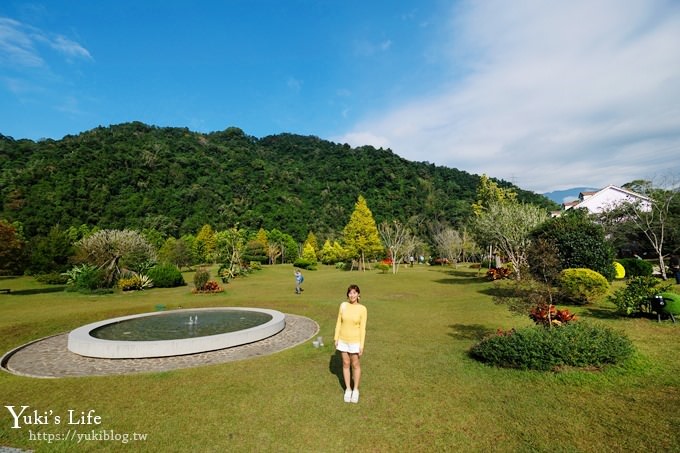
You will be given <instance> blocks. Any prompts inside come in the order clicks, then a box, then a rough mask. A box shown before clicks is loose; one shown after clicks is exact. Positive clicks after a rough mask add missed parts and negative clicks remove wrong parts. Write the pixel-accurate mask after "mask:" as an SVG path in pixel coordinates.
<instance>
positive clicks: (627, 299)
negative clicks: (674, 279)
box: [608, 276, 673, 316]
mask: <svg viewBox="0 0 680 453" xmlns="http://www.w3.org/2000/svg"><path fill="white" fill-rule="evenodd" d="M672 286H673V285H672V284H671V283H665V282H663V281H661V280H659V279H657V278H655V277H649V276H645V277H633V278H631V279H630V280H628V283H627V284H626V286H625V287H624V288H620V289H618V290H616V291H615V292H614V294H612V295H610V296H609V297H608V300H609V301H610V302H612V303H613V304H614V305H616V310H617V311H618V312H619V313H621V314H623V315H627V316H630V315H633V314H640V313H648V312H649V311H650V306H649V303H650V301H651V298H652V297H654V296H656V295H657V294H659V293H662V292H664V291H668V290H669V289H670V288H671V287H672Z"/></svg>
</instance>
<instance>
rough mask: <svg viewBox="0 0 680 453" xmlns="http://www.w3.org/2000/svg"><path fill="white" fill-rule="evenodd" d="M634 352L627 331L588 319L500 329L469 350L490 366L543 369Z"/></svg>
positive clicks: (613, 360) (591, 363)
mask: <svg viewBox="0 0 680 453" xmlns="http://www.w3.org/2000/svg"><path fill="white" fill-rule="evenodd" d="M632 353H633V344H632V342H631V341H630V340H629V339H628V338H627V337H626V336H625V335H624V334H622V333H619V332H616V331H614V330H613V329H611V328H609V327H604V326H600V325H595V324H589V323H585V322H572V323H569V324H566V325H563V326H561V327H554V328H552V329H546V328H545V327H541V326H533V327H526V328H522V329H518V330H512V331H510V332H504V333H503V332H501V333H499V334H496V335H493V336H490V337H486V338H485V339H483V340H482V341H481V342H479V343H478V344H476V345H475V346H473V347H472V349H471V350H470V354H471V356H472V357H474V358H475V359H477V360H480V361H482V362H485V363H488V364H490V365H494V366H499V367H504V368H519V369H531V370H540V371H549V370H555V369H557V368H559V367H563V366H569V367H579V368H584V367H601V366H604V365H614V364H619V363H621V362H623V361H624V360H626V359H627V358H629V357H630V356H631V355H632Z"/></svg>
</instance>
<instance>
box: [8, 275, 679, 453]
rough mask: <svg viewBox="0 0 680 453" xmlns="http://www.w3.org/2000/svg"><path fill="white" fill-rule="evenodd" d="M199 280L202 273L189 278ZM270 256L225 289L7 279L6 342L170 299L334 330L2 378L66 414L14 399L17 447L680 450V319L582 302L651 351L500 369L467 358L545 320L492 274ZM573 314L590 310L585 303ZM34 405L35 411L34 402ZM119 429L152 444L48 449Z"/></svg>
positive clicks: (93, 444)
mask: <svg viewBox="0 0 680 453" xmlns="http://www.w3.org/2000/svg"><path fill="white" fill-rule="evenodd" d="M185 278H186V279H187V281H188V282H191V276H190V275H186V277H185ZM294 283H295V282H294V277H293V269H292V266H290V265H288V266H275V267H268V268H265V269H264V270H262V271H259V272H256V273H254V274H252V275H251V276H249V277H247V278H241V279H237V280H234V281H232V282H231V283H229V284H228V285H226V291H225V292H224V293H221V294H217V295H193V294H191V292H190V287H182V288H175V289H152V290H149V291H144V292H137V293H132V294H118V293H117V294H113V295H105V296H85V295H79V294H72V293H65V292H54V291H53V288H49V287H45V286H41V285H39V284H37V283H35V282H34V281H33V280H32V279H30V278H18V279H2V280H0V287H2V288H12V291H13V292H12V294H10V295H0V354H3V353H5V352H6V351H9V350H10V349H12V348H14V347H17V346H19V345H22V344H24V343H26V342H28V341H31V340H35V339H38V338H42V337H45V336H48V335H52V334H56V333H61V332H67V331H69V330H70V329H72V328H75V327H78V326H80V325H82V324H85V323H89V322H93V321H96V320H100V319H106V318H109V317H113V316H119V315H124V314H132V313H140V312H145V311H153V310H154V307H155V305H156V304H161V303H162V304H165V305H166V306H167V307H168V308H177V307H179V306H181V307H183V308H191V307H206V306H214V305H222V306H255V307H264V308H273V309H277V310H280V311H282V312H286V313H294V314H298V315H303V316H307V317H310V318H312V319H314V320H315V321H317V322H318V323H319V325H320V327H321V332H320V335H323V336H324V338H325V339H326V346H325V348H323V349H314V348H313V347H312V345H311V340H310V341H309V342H307V343H306V344H302V345H299V346H297V347H295V348H292V349H289V350H286V351H283V352H280V353H277V354H274V355H271V356H266V357H260V358H257V359H251V360H245V361H239V362H232V363H226V364H222V365H215V366H208V367H202V368H192V369H185V370H178V371H172V372H165V373H151V374H138V375H127V376H110V377H87V378H65V379H35V378H27V377H20V376H15V375H12V374H9V373H6V372H0V399H1V401H2V406H6V405H13V406H22V405H27V406H30V409H29V410H27V412H28V411H33V410H37V411H38V413H39V415H42V414H43V413H48V414H49V412H50V411H53V412H52V416H54V415H60V416H62V419H63V420H62V423H61V424H60V425H57V424H55V423H54V420H53V418H52V419H50V420H49V421H50V423H49V424H47V425H33V426H29V425H25V426H23V427H22V428H20V429H12V428H11V426H12V423H13V421H12V417H11V415H10V413H9V411H8V410H7V409H6V408H4V407H1V408H0V409H2V410H1V411H0V413H2V415H0V446H12V447H18V448H23V449H31V450H35V451H124V450H125V451H127V450H133V451H162V452H166V451H167V452H171V451H177V452H184V451H215V452H223V451H333V452H336V451H428V452H429V451H442V450H448V451H484V452H486V451H551V452H553V451H596V452H607V451H616V452H618V451H659V452H661V451H664V452H666V451H680V347H679V345H678V342H679V341H678V340H679V338H678V337H679V335H678V334H679V332H680V323H679V324H677V325H674V324H672V323H671V322H670V321H665V322H663V323H661V324H659V323H657V322H656V321H655V320H650V319H623V318H619V317H617V316H615V315H614V312H613V306H610V305H609V304H607V303H605V302H603V303H602V304H600V305H597V306H592V307H579V308H575V309H574V310H575V311H577V312H579V314H580V315H581V317H582V318H583V319H590V320H594V321H597V322H601V323H604V324H606V325H610V326H612V327H615V328H617V329H621V330H623V331H625V332H626V333H627V334H628V336H629V337H630V338H631V339H632V340H633V342H634V344H635V346H636V348H637V351H638V353H637V355H636V357H635V358H634V359H633V360H631V361H630V362H629V363H627V364H626V365H625V366H622V367H617V368H609V369H605V370H603V371H597V372H594V371H568V372H562V373H539V372H531V371H517V370H506V369H495V368H491V367H488V366H485V365H483V364H480V363H478V362H476V361H474V360H472V359H470V358H469V357H468V356H467V350H468V349H469V348H470V347H471V346H472V345H473V344H474V343H476V342H477V341H478V340H479V339H480V338H481V337H482V336H483V335H485V334H487V333H490V332H494V331H496V329H497V328H499V327H500V328H504V329H507V328H510V327H513V326H521V325H530V324H531V322H530V320H529V319H528V318H527V319H524V318H519V317H515V316H511V315H510V314H509V312H508V311H507V309H506V308H505V307H502V306H498V305H494V304H493V302H492V301H491V296H490V293H491V291H490V290H491V289H492V284H491V283H488V282H486V281H484V279H482V278H478V277H477V275H476V271H474V270H471V269H468V268H463V267H459V268H458V269H453V268H439V267H429V266H416V267H415V268H402V269H401V270H400V272H399V274H397V275H392V274H382V273H379V272H376V271H369V272H356V271H355V272H351V273H350V272H343V271H338V270H335V269H334V268H330V267H329V268H325V267H324V268H322V269H320V270H318V271H307V272H305V283H304V285H303V286H304V288H305V291H304V293H303V294H302V295H301V296H297V295H295V293H294ZM350 283H357V284H358V285H359V286H360V287H361V289H362V302H363V303H364V304H365V305H366V306H367V307H368V313H369V317H368V329H367V340H366V352H365V355H364V357H363V359H362V365H363V378H362V386H361V387H362V388H361V390H362V391H361V400H360V402H359V404H346V403H344V402H343V400H342V388H341V386H340V378H339V376H338V366H339V365H338V360H337V358H336V356H335V354H334V351H333V349H332V348H331V347H330V344H331V343H332V335H333V329H334V326H335V319H336V316H337V309H338V306H339V303H340V302H341V301H342V300H344V295H345V290H346V288H347V285H348V284H350ZM572 308H573V307H572ZM68 410H74V411H75V413H76V414H80V412H85V413H87V411H89V410H95V411H96V415H99V416H100V417H101V420H102V423H101V424H100V425H90V426H82V425H75V426H67V425H66V414H67V412H68ZM31 413H32V412H31ZM69 428H71V429H77V430H78V433H91V432H92V430H93V429H94V430H95V432H101V431H102V430H104V431H105V432H106V433H108V434H114V435H122V434H124V433H141V434H146V435H147V439H146V441H136V442H135V441H132V440H130V441H129V443H127V444H124V443H122V442H116V441H106V440H94V441H89V442H88V441H84V442H82V443H81V444H79V445H77V446H75V445H74V444H73V443H70V442H57V441H54V442H52V443H48V442H47V441H44V440H43V441H38V440H33V441H32V440H30V436H31V434H34V435H35V433H38V432H40V433H42V434H43V435H46V434H59V433H66V432H67V431H68V429H69Z"/></svg>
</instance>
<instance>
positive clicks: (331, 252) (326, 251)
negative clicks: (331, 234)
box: [319, 239, 345, 264]
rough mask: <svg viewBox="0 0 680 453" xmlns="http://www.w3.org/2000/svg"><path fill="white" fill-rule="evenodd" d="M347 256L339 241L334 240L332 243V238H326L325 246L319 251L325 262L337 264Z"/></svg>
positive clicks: (320, 257) (321, 258)
mask: <svg viewBox="0 0 680 453" xmlns="http://www.w3.org/2000/svg"><path fill="white" fill-rule="evenodd" d="M344 256H345V251H344V249H343V248H342V246H341V245H340V243H338V241H333V242H332V243H331V240H330V239H326V242H324V244H323V247H321V250H320V251H319V259H320V260H321V262H322V263H324V264H335V263H337V262H338V261H342V260H343V259H344Z"/></svg>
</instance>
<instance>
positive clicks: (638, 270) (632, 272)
mask: <svg viewBox="0 0 680 453" xmlns="http://www.w3.org/2000/svg"><path fill="white" fill-rule="evenodd" d="M618 262H619V263H621V265H622V266H623V268H624V269H625V270H626V277H627V278H633V277H651V275H652V272H653V271H654V266H652V264H651V263H649V262H647V261H645V260H641V259H638V258H623V259H620V260H618Z"/></svg>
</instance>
